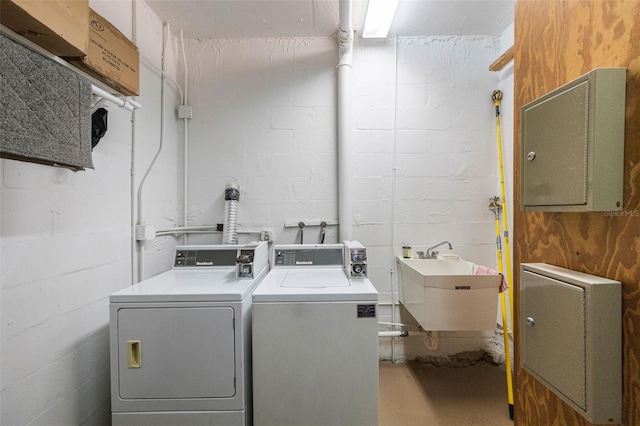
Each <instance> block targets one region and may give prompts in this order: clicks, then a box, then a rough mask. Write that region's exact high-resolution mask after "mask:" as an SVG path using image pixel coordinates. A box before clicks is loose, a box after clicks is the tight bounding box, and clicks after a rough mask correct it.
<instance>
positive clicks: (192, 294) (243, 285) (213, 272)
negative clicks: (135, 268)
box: [110, 267, 267, 302]
mask: <svg viewBox="0 0 640 426" xmlns="http://www.w3.org/2000/svg"><path fill="white" fill-rule="evenodd" d="M266 273H267V268H266V267H265V268H264V270H263V271H262V272H261V273H260V274H259V275H258V278H254V279H238V278H236V274H235V268H226V269H225V268H222V269H190V270H180V269H172V270H170V271H167V272H164V273H162V274H160V275H156V276H155V277H152V278H149V279H146V280H144V281H141V282H139V283H138V284H135V285H132V286H129V287H127V288H124V289H122V290H120V291H118V292H116V293H113V294H112V295H111V297H110V301H111V302H217V301H241V300H243V299H245V298H246V297H247V296H248V295H249V294H250V293H251V291H252V290H253V288H254V287H255V286H256V284H257V283H259V282H260V281H261V280H262V278H263V277H264V276H265V274H266Z"/></svg>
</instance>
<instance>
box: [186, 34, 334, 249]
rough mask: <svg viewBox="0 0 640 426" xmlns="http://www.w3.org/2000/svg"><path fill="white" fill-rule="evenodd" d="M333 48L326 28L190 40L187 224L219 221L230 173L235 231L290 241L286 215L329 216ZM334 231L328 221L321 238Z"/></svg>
mask: <svg viewBox="0 0 640 426" xmlns="http://www.w3.org/2000/svg"><path fill="white" fill-rule="evenodd" d="M336 58H337V43H336V41H335V39H332V38H312V39H307V38H305V39H289V38H277V39H276V38H274V39H224V40H211V39H210V40H190V42H189V73H190V74H189V93H191V95H190V99H189V103H190V104H191V105H192V106H193V111H194V118H193V120H191V122H190V127H189V156H188V158H189V162H188V164H189V169H188V175H189V185H188V195H189V197H188V198H189V208H188V216H189V224H190V225H210V224H216V223H223V221H224V188H225V185H226V183H227V182H231V181H235V182H237V183H238V184H239V186H240V203H239V208H238V212H239V213H238V224H239V227H238V228H239V230H241V231H242V230H244V231H247V230H257V231H259V230H263V229H265V230H270V231H273V236H274V241H275V242H276V243H293V242H297V241H299V240H298V229H297V228H287V229H285V228H284V224H285V223H298V222H299V221H306V222H307V223H309V222H319V221H322V220H325V221H328V222H335V221H336V219H337V201H336V191H337V158H336V151H337V142H336V70H335V65H336ZM256 237H257V236H256V235H242V234H241V235H240V236H239V241H240V242H243V241H248V240H251V239H255V238H256ZM318 237H319V228H307V229H306V230H305V242H317V241H318ZM336 238H337V228H336V227H334V226H331V227H329V228H328V229H327V236H326V239H325V241H326V242H335V241H336ZM190 242H207V243H219V242H221V235H220V234H214V235H207V236H192V237H190Z"/></svg>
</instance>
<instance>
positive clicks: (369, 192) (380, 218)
mask: <svg viewBox="0 0 640 426" xmlns="http://www.w3.org/2000/svg"><path fill="white" fill-rule="evenodd" d="M357 42H358V43H357V48H356V51H355V56H354V57H355V61H354V70H355V71H354V72H355V73H356V78H355V81H356V82H357V87H356V89H355V91H356V97H355V99H354V108H355V114H354V115H355V117H356V119H355V123H354V132H355V140H356V141H357V142H356V149H355V151H356V152H355V153H354V162H355V164H356V166H355V170H354V187H355V188H356V190H357V191H356V193H355V194H354V199H355V200H356V201H355V206H356V218H355V222H356V228H355V235H356V238H358V239H359V240H360V241H361V242H362V243H363V244H364V245H365V246H367V247H368V249H369V252H370V254H369V266H370V268H369V271H370V277H371V279H372V280H373V281H374V283H375V284H376V286H377V288H378V290H379V291H380V301H381V304H382V306H381V309H380V317H381V320H383V321H389V320H391V319H392V318H394V319H395V320H396V321H397V322H399V321H404V320H407V318H405V317H404V316H403V317H402V318H401V316H400V314H399V312H396V315H395V317H393V316H392V313H391V309H390V306H389V304H390V303H391V302H392V301H393V300H394V299H395V298H397V295H394V293H393V292H394V287H395V285H397V284H396V283H394V280H396V279H397V278H396V276H395V270H394V266H395V265H394V263H395V262H394V261H393V259H394V256H395V255H399V254H400V253H401V247H402V245H404V244H408V245H411V246H412V247H413V251H414V253H415V251H416V250H424V249H426V248H427V247H429V246H431V245H434V244H436V243H439V242H440V241H443V240H448V241H450V242H451V243H452V244H453V246H454V251H455V252H456V253H458V254H460V255H461V256H463V257H464V258H466V259H468V260H470V261H473V262H476V263H479V264H484V265H487V266H489V267H492V268H496V254H495V230H494V222H493V216H492V215H491V214H490V212H489V211H488V210H487V205H488V201H489V198H490V197H492V196H495V195H496V193H495V188H496V184H497V156H496V150H495V138H494V136H493V135H494V133H493V129H494V113H493V107H492V103H491V92H492V91H493V90H494V88H495V86H496V85H497V83H498V76H497V75H496V74H495V73H491V72H489V71H488V67H489V64H491V62H493V60H495V58H496V57H497V56H498V50H499V48H498V39H497V38H496V37H492V36H468V37H417V38H398V39H397V41H396V40H391V39H390V40H385V41H378V40H375V41H371V40H362V39H357ZM380 235H383V236H384V237H383V238H380ZM440 250H443V249H442V248H441V249H440ZM396 343H397V344H396V359H404V358H407V359H412V358H415V357H416V356H425V355H442V354H447V353H452V352H458V351H466V350H476V349H478V348H485V349H487V350H493V348H494V346H495V344H494V335H493V333H492V332H488V333H487V332H482V333H480V332H472V333H446V334H444V335H443V337H441V343H440V344H439V349H438V350H437V351H430V350H427V349H426V347H425V345H424V344H422V342H421V339H415V338H409V339H402V340H396ZM380 352H381V356H382V357H383V358H389V357H390V356H391V345H390V339H381V349H380Z"/></svg>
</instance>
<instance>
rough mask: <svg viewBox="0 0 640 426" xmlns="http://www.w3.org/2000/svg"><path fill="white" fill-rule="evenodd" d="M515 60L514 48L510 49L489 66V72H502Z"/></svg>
mask: <svg viewBox="0 0 640 426" xmlns="http://www.w3.org/2000/svg"><path fill="white" fill-rule="evenodd" d="M512 60H513V46H511V47H510V48H508V49H507V50H506V51H505V52H504V53H503V54H502V55H500V57H499V58H498V59H496V60H495V61H493V63H492V64H491V65H489V71H500V70H501V69H502V68H504V67H505V65H507V64H508V63H509V62H511V61H512Z"/></svg>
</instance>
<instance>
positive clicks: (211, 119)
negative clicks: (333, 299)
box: [188, 35, 501, 359]
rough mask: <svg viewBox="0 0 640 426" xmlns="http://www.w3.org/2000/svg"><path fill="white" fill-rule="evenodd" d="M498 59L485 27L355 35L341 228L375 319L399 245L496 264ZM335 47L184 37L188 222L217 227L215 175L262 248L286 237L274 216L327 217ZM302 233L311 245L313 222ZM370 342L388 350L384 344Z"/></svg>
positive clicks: (332, 170)
mask: <svg viewBox="0 0 640 426" xmlns="http://www.w3.org/2000/svg"><path fill="white" fill-rule="evenodd" d="M499 54H500V37H499V36H496V35H491V36H456V37H416V38H399V39H397V40H396V39H388V40H385V41H363V40H362V39H361V38H356V46H355V52H354V62H353V73H354V82H355V84H354V87H353V104H354V111H353V117H354V122H353V139H354V143H353V154H352V155H353V164H352V170H351V172H352V179H353V189H354V192H353V196H352V199H353V203H354V221H353V227H354V232H353V235H354V239H358V240H360V241H361V242H362V243H363V244H364V245H365V246H367V248H368V254H369V277H370V278H371V280H372V281H373V283H374V284H375V285H376V287H377V288H378V290H379V292H380V301H381V305H382V306H381V315H380V316H381V319H383V320H389V319H390V318H391V311H390V307H389V305H390V304H391V302H392V299H393V297H394V288H395V284H394V280H395V279H396V276H395V272H394V263H395V262H394V256H395V255H396V254H400V248H401V246H402V245H403V244H410V245H412V246H413V247H414V251H415V250H420V249H425V248H427V247H428V246H430V245H433V244H435V243H438V242H440V241H442V240H449V241H450V242H451V243H452V244H453V246H454V250H455V252H457V253H459V254H460V255H461V256H463V257H465V258H467V259H469V260H471V261H474V262H476V263H478V264H484V265H487V266H489V267H492V268H494V269H495V268H496V253H495V228H494V221H493V215H492V214H491V212H489V211H488V209H487V205H488V202H489V198H490V197H492V196H495V195H498V192H497V191H498V189H497V188H498V187H497V183H498V179H497V175H498V171H497V156H496V143H495V115H494V109H493V104H492V102H491V92H492V91H493V90H494V89H496V88H498V84H499V79H500V77H499V75H498V74H497V73H493V72H490V71H488V67H489V65H490V64H491V62H493V60H495V58H497V57H498V56H499ZM337 55H338V51H337V43H336V40H335V39H334V38H270V39H198V40H189V41H188V73H189V76H188V81H189V93H190V95H189V104H190V105H191V106H192V107H193V111H194V117H193V119H192V120H191V121H190V123H189V148H188V152H189V153H188V200H189V202H188V218H189V222H190V223H189V225H212V224H216V223H222V222H223V219H224V187H225V184H226V183H227V182H236V183H237V184H238V185H239V186H240V189H241V196H240V203H239V215H238V222H239V229H241V230H244V231H247V232H251V231H259V230H263V229H264V230H269V231H271V232H272V234H273V240H274V242H275V243H280V244H290V243H295V242H299V241H300V239H299V233H298V229H297V228H296V227H285V224H297V223H298V222H300V221H303V222H305V223H316V224H317V223H319V222H320V221H322V220H325V221H327V222H330V223H331V222H333V223H335V221H336V219H337V208H338V206H337V190H338V180H337V132H336V116H337V105H336V102H337V97H336V92H337V82H336V68H335V66H336V63H337ZM337 231H338V230H337V227H335V226H330V227H329V228H328V232H327V237H326V240H325V241H326V242H336V241H337V238H338V236H337V235H338V232H337ZM304 236H305V239H304V242H305V243H315V242H318V237H319V228H318V227H307V228H305V231H304ZM254 238H256V234H249V235H245V234H242V235H240V237H239V239H240V241H249V240H251V239H254ZM189 241H190V242H192V243H193V242H197V243H219V242H220V241H221V236H220V235H219V234H213V235H204V236H203V235H198V236H191V237H189ZM396 297H397V296H396ZM398 320H399V319H398ZM409 340H411V339H409ZM497 340H499V339H497V338H496V336H495V335H494V333H493V332H482V333H480V332H470V333H449V334H447V333H443V334H442V343H441V349H440V351H439V352H437V353H438V354H443V353H444V354H446V353H451V352H453V353H455V352H460V351H463V350H476V349H478V348H482V347H483V346H488V347H489V348H494V347H496V341H497ZM479 342H480V343H479ZM381 343H382V344H381V356H382V357H383V358H388V357H390V348H389V344H388V343H389V339H386V341H385V339H383V341H381ZM404 345H408V346H409V347H411V349H407V352H408V353H407V354H406V356H407V357H409V358H415V357H416V356H417V355H419V354H426V352H425V351H426V349H425V348H424V345H423V344H422V342H421V339H414V341H413V342H402V343H400V344H399V345H397V348H398V353H397V356H398V358H400V359H402V358H404V357H405V353H404ZM498 346H499V344H498ZM497 350H498V351H499V352H501V350H500V349H499V348H498V349H497Z"/></svg>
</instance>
